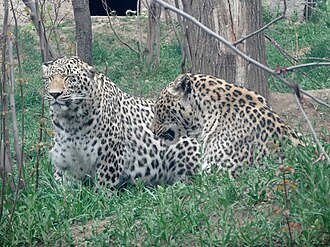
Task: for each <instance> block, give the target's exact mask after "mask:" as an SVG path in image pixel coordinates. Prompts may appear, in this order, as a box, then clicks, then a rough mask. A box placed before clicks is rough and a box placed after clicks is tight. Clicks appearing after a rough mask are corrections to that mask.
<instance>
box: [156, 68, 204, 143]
mask: <svg viewBox="0 0 330 247" xmlns="http://www.w3.org/2000/svg"><path fill="white" fill-rule="evenodd" d="M192 84H193V81H192V79H191V77H190V75H189V74H182V75H180V76H178V77H177V78H176V79H175V80H174V81H173V82H171V83H170V84H169V85H168V86H167V87H166V88H165V89H164V90H163V91H162V92H161V94H160V96H159V98H158V100H157V101H156V103H155V106H154V120H153V125H152V130H153V132H154V134H155V135H156V136H157V137H160V138H162V139H164V140H165V141H167V143H169V144H174V143H176V142H177V141H178V140H179V138H180V137H181V136H189V137H192V138H198V136H199V132H200V130H199V128H198V121H196V106H195V104H194V102H195V101H194V98H193V93H192V91H193V85H192Z"/></svg>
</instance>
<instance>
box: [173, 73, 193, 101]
mask: <svg viewBox="0 0 330 247" xmlns="http://www.w3.org/2000/svg"><path fill="white" fill-rule="evenodd" d="M167 90H168V92H169V93H170V94H172V95H173V96H180V95H183V96H184V97H187V96H188V95H189V94H190V93H191V80H190V77H189V76H188V75H187V74H182V75H179V76H178V77H177V78H176V79H175V80H174V82H173V84H172V85H171V86H170V87H169V88H168V89H167Z"/></svg>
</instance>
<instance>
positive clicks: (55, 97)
mask: <svg viewBox="0 0 330 247" xmlns="http://www.w3.org/2000/svg"><path fill="white" fill-rule="evenodd" d="M62 93H63V92H52V93H49V94H50V95H51V96H52V97H53V98H54V99H57V98H58V97H59V96H60V95H61V94H62Z"/></svg>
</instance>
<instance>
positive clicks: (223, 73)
mask: <svg viewBox="0 0 330 247" xmlns="http://www.w3.org/2000/svg"><path fill="white" fill-rule="evenodd" d="M182 3H183V10H184V11H185V12H187V13H188V14H191V15H192V16H194V17H195V18H196V19H197V20H199V21H200V22H202V23H203V24H204V25H206V26H207V27H209V28H210V29H212V30H214V31H215V32H216V33H218V34H219V35H221V36H223V37H224V38H226V39H227V40H229V41H232V42H235V41H236V40H238V39H240V38H241V37H244V36H246V35H248V34H249V33H252V32H253V31H255V30H257V29H259V28H261V27H262V25H263V21H262V6H261V0H255V1H251V0H232V1H229V0H227V1H218V0H208V1H197V0H182ZM184 26H185V30H183V32H184V33H186V37H187V39H186V42H188V44H187V45H188V46H189V50H190V54H189V55H191V69H190V70H191V71H192V72H200V73H206V74H212V75H215V76H217V77H220V78H223V79H225V80H227V81H229V82H233V83H235V84H238V85H242V86H245V87H248V88H250V89H251V90H254V91H257V92H259V93H260V94H262V95H263V96H265V97H266V98H268V97H269V92H268V87H267V77H266V74H265V72H263V71H262V70H261V69H259V68H257V67H256V66H253V65H251V64H249V63H248V62H246V61H245V60H244V59H243V58H241V57H239V56H236V55H235V54H234V53H233V52H232V51H231V50H230V49H229V48H227V47H226V46H225V45H223V44H221V43H219V42H218V41H216V40H215V39H214V38H212V37H210V36H209V35H208V34H206V33H205V32H203V31H202V30H201V29H199V28H198V27H196V26H193V25H191V24H189V23H187V24H186V25H184ZM237 47H238V48H239V49H240V50H242V51H243V52H244V53H246V54H247V55H248V56H250V57H251V58H253V59H255V60H257V61H259V62H261V63H263V64H266V56H265V41H264V36H263V33H262V32H261V33H258V34H257V35H254V36H252V37H250V38H249V39H246V40H244V41H243V42H241V43H239V44H237ZM188 57H189V56H188ZM188 66H189V64H188ZM187 69H189V68H187Z"/></svg>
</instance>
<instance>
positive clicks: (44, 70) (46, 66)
mask: <svg viewBox="0 0 330 247" xmlns="http://www.w3.org/2000/svg"><path fill="white" fill-rule="evenodd" d="M53 63H54V61H48V62H45V63H43V64H42V71H43V72H44V73H46V71H47V68H48V66H49V65H51V64H53Z"/></svg>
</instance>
